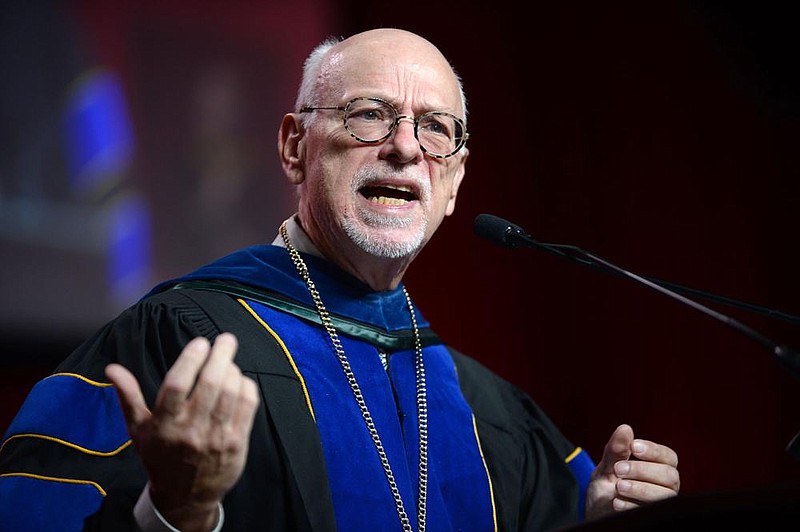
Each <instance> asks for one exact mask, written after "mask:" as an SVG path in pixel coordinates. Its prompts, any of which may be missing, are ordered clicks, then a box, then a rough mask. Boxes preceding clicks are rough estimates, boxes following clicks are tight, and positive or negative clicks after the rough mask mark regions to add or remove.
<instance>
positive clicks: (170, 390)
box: [155, 336, 209, 416]
mask: <svg viewBox="0 0 800 532" xmlns="http://www.w3.org/2000/svg"><path fill="white" fill-rule="evenodd" d="M208 351H209V342H208V340H207V339H206V338H203V337H202V336H200V337H197V338H194V339H193V340H191V341H190V342H189V343H187V344H186V346H185V347H184V348H183V351H181V354H180V356H178V359H177V360H176V361H175V363H174V364H173V365H172V367H171V368H170V369H169V371H168V372H167V374H166V375H165V376H164V382H163V383H162V384H161V389H160V390H159V391H158V397H157V398H156V408H155V411H156V412H155V413H156V415H160V414H162V413H163V414H166V415H169V416H177V415H178V414H179V413H180V412H181V410H182V408H183V405H184V402H185V401H186V398H187V397H188V396H189V393H190V392H191V390H192V387H193V386H194V383H195V381H196V380H197V375H198V373H199V372H200V369H201V368H202V367H203V363H204V362H205V360H206V358H207V356H208Z"/></svg>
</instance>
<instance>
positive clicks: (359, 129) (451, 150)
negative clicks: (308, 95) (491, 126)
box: [300, 97, 469, 159]
mask: <svg viewBox="0 0 800 532" xmlns="http://www.w3.org/2000/svg"><path fill="white" fill-rule="evenodd" d="M320 110H330V111H343V112H344V127H345V129H346V130H347V132H348V133H350V136H351V137H353V138H354V139H356V140H358V141H360V142H365V143H367V144H374V143H377V142H381V141H382V140H384V139H386V138H388V137H389V135H391V134H392V132H393V131H394V130H395V128H397V125H398V124H399V123H400V120H402V119H404V118H405V119H407V120H413V121H414V137H415V138H416V139H417V142H419V146H420V148H422V151H423V152H425V153H427V154H428V155H430V156H431V157H435V158H437V159H444V158H446V157H450V156H451V155H455V154H456V152H458V150H460V149H461V148H462V147H463V146H464V144H465V143H466V142H467V138H469V133H467V128H466V126H465V125H464V121H463V120H461V119H460V118H458V117H456V116H453V115H451V114H450V113H445V112H443V111H429V112H427V113H423V114H421V115H419V116H418V117H416V118H412V117H410V116H406V115H401V114H398V112H397V109H395V107H394V106H393V105H392V104H390V103H389V102H387V101H385V100H381V99H380V98H365V97H362V98H353V99H352V100H350V101H349V102H347V103H346V104H345V105H344V106H342V107H303V108H302V109H300V112H301V113H310V112H313V111H320Z"/></svg>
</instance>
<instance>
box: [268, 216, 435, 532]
mask: <svg viewBox="0 0 800 532" xmlns="http://www.w3.org/2000/svg"><path fill="white" fill-rule="evenodd" d="M280 232H281V237H282V238H283V242H284V244H285V245H286V249H287V251H288V252H289V256H290V257H291V259H292V262H293V263H294V265H295V268H297V273H298V274H299V275H300V277H301V278H302V279H303V281H304V282H305V283H306V286H307V287H308V292H309V293H310V294H311V299H312V300H313V301H314V306H315V307H316V309H317V314H319V318H320V320H321V321H322V326H323V327H324V328H325V330H326V331H327V333H328V336H329V337H330V339H331V344H332V347H333V350H334V352H335V353H336V357H337V358H338V359H339V363H340V364H341V366H342V370H343V371H344V375H345V378H346V379H347V382H348V383H349V384H350V389H351V390H352V392H353V397H354V398H355V400H356V403H357V404H358V408H359V410H360V411H361V417H363V418H364V423H365V424H366V426H367V430H368V431H369V435H370V437H371V438H372V442H373V443H374V444H375V450H376V451H377V452H378V458H379V459H380V461H381V465H382V466H383V471H384V473H385V474H386V481H387V482H388V484H389V489H390V490H391V492H392V497H393V498H394V503H395V507H396V508H397V515H398V516H399V517H400V523H401V524H402V525H403V530H404V531H406V532H413V531H412V528H411V522H410V521H409V519H408V514H406V511H405V506H404V505H403V498H402V497H401V496H400V489H399V488H398V487H397V482H396V481H395V478H394V473H393V472H392V467H391V465H390V464H389V457H388V456H387V455H386V451H385V450H384V448H383V442H381V438H380V435H379V434H378V429H377V428H376V427H375V423H374V422H373V420H372V414H371V413H370V411H369V409H368V408H367V403H366V402H365V401H364V395H363V394H362V393H361V387H360V386H359V385H358V381H356V376H355V374H354V373H353V370H352V368H351V367H350V361H349V360H348V359H347V355H346V354H345V352H344V348H343V347H342V342H341V341H340V340H339V335H338V334H337V332H336V328H335V327H334V326H333V321H332V320H331V315H330V313H329V312H328V310H327V309H326V308H325V305H323V303H322V298H321V297H320V295H319V292H318V291H317V288H316V286H315V285H314V281H312V280H311V275H310V274H309V272H308V267H307V266H306V263H305V262H304V261H303V258H302V257H301V256H300V253H299V252H298V251H297V249H296V248H295V247H294V246H293V245H292V242H291V241H290V240H289V233H288V232H287V230H286V222H284V223H283V224H281V230H280ZM403 294H404V295H405V297H406V303H407V304H408V311H409V313H410V315H411V326H412V329H413V331H414V352H415V355H416V357H415V361H414V367H415V373H416V381H417V425H418V428H419V471H418V473H419V488H418V494H417V530H418V531H419V532H425V516H426V511H427V499H428V400H427V389H426V386H425V366H424V364H423V360H422V342H421V340H420V336H419V327H418V326H417V318H416V316H415V314H414V306H413V305H412V303H411V297H410V296H409V295H408V291H407V290H406V289H405V287H403Z"/></svg>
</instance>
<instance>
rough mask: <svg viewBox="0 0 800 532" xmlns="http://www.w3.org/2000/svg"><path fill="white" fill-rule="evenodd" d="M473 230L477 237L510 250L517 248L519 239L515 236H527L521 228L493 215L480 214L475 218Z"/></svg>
mask: <svg viewBox="0 0 800 532" xmlns="http://www.w3.org/2000/svg"><path fill="white" fill-rule="evenodd" d="M473 230H474V231H475V234H476V235H478V236H480V237H482V238H485V239H486V240H489V241H490V242H494V243H495V244H498V245H501V246H505V247H509V248H515V247H517V239H515V238H513V236H515V235H524V234H525V232H524V231H523V230H522V228H521V227H520V226H518V225H515V224H512V223H511V222H509V221H508V220H504V219H502V218H500V217H498V216H494V215H493V214H479V215H478V216H477V217H476V218H475V223H474V225H473Z"/></svg>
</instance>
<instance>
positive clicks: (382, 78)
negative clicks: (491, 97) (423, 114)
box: [319, 36, 461, 114]
mask: <svg viewBox="0 0 800 532" xmlns="http://www.w3.org/2000/svg"><path fill="white" fill-rule="evenodd" d="M319 81H320V89H321V94H322V95H324V96H327V97H333V98H336V99H337V100H339V101H346V100H348V99H350V98H354V97H357V96H380V97H383V98H386V99H388V100H390V101H393V102H398V103H404V104H408V105H410V106H412V107H415V108H427V109H440V110H449V111H452V112H454V113H456V114H461V112H460V110H461V96H460V91H459V88H458V82H457V80H456V77H455V74H454V73H453V70H452V68H451V67H450V65H449V63H448V62H447V60H446V59H445V58H444V57H443V56H442V55H441V54H440V53H439V51H438V50H437V49H436V48H434V47H433V46H432V45H430V43H427V41H423V40H419V39H414V38H408V37H406V36H401V37H400V38H394V39H392V38H390V39H372V40H360V41H356V42H352V43H348V42H347V41H345V42H344V43H341V44H340V46H338V47H336V48H334V49H333V50H331V52H330V53H329V56H328V57H327V58H326V60H325V63H324V65H323V67H322V69H321V71H320V78H319Z"/></svg>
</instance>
